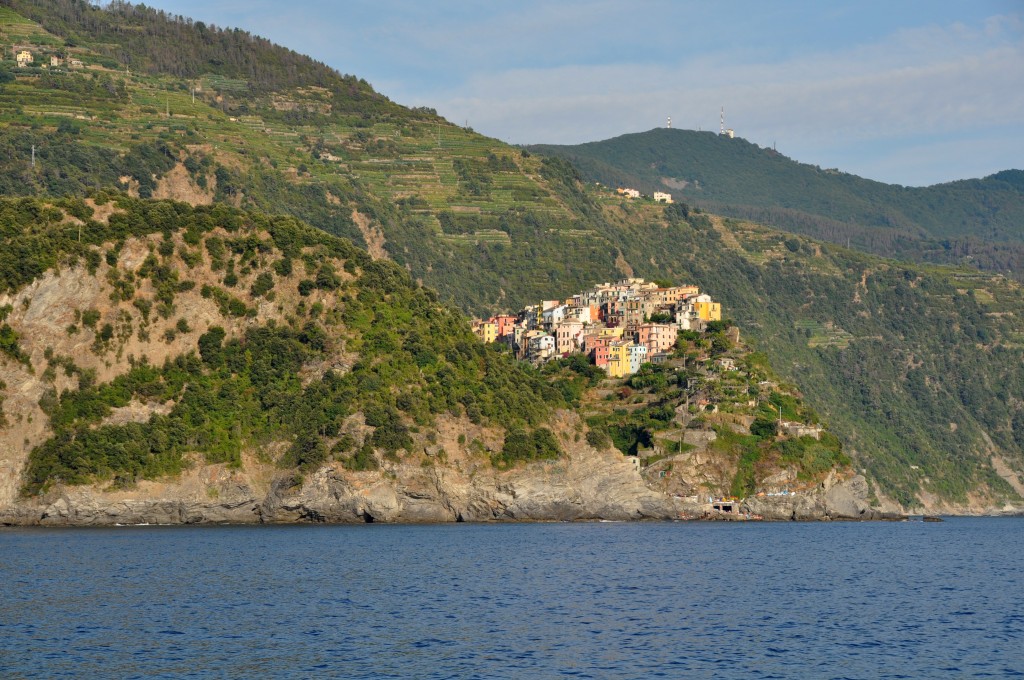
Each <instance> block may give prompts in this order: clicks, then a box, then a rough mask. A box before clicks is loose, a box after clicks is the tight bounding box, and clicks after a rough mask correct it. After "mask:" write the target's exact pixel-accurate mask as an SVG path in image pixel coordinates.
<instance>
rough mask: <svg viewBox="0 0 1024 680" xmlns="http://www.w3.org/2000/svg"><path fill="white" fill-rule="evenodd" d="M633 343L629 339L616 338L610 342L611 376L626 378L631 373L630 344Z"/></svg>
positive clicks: (609, 364) (609, 361) (609, 367)
mask: <svg viewBox="0 0 1024 680" xmlns="http://www.w3.org/2000/svg"><path fill="white" fill-rule="evenodd" d="M631 344H632V343H631V342H629V341H628V340H615V341H613V342H611V343H609V344H608V366H607V367H606V370H607V371H608V377H609V378H624V377H626V376H627V375H629V346H630V345H631Z"/></svg>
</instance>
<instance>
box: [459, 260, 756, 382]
mask: <svg viewBox="0 0 1024 680" xmlns="http://www.w3.org/2000/svg"><path fill="white" fill-rule="evenodd" d="M721 319H722V305H721V304H720V303H718V302H715V301H714V300H712V299H711V296H710V295H707V294H706V293H701V292H700V290H699V289H698V288H697V286H670V287H662V286H659V285H658V284H657V283H654V282H649V281H645V280H644V279H641V278H629V279H623V280H621V281H619V282H617V283H602V284H599V285H597V286H594V287H593V288H591V289H589V290H585V291H583V292H581V293H577V294H576V295H573V296H572V297H571V298H569V299H567V300H564V301H563V300H543V301H541V302H540V303H539V304H536V305H528V306H527V307H524V308H523V309H522V310H521V311H520V312H519V313H518V314H514V315H512V314H506V315H499V316H492V317H491V318H489V319H487V320H480V319H478V320H476V321H474V323H473V331H474V332H475V333H476V334H477V336H479V337H480V339H481V340H483V341H484V342H488V343H490V342H501V343H505V344H507V345H508V346H509V347H510V348H511V349H512V351H513V352H514V353H515V355H516V356H517V357H519V358H520V359H525V360H528V361H532V362H534V363H542V362H544V361H547V360H549V359H552V358H556V357H564V356H567V355H570V354H575V353H580V352H582V353H583V354H586V355H587V356H588V357H589V359H590V361H591V362H592V363H593V364H594V365H596V366H598V367H599V368H602V369H604V370H605V371H606V372H607V373H608V376H609V377H611V378H622V377H625V376H629V375H633V374H634V373H636V372H637V371H638V370H639V369H640V366H641V365H642V364H644V363H652V364H656V365H657V364H661V363H664V362H665V361H666V360H667V359H668V358H669V356H670V355H671V353H672V350H673V349H674V347H675V344H676V337H677V335H678V334H679V331H681V330H683V331H698V332H700V331H703V330H704V329H705V327H706V325H707V323H708V322H711V321H721ZM733 328H734V330H733V332H734V333H736V334H738V332H739V329H736V328H735V327H733ZM736 339H737V340H738V337H737V338H736Z"/></svg>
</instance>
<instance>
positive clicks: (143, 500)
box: [0, 453, 904, 527]
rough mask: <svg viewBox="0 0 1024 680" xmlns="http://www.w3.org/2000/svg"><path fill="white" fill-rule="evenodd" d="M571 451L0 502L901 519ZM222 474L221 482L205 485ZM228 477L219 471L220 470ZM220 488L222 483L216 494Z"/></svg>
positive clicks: (70, 511) (629, 517)
mask: <svg viewBox="0 0 1024 680" xmlns="http://www.w3.org/2000/svg"><path fill="white" fill-rule="evenodd" d="M599 459H600V460H597V461H595V459H594V457H593V456H571V457H569V459H567V460H564V461H559V462H557V463H546V464H533V465H530V466H527V467H526V468H525V469H520V470H516V471H512V472H504V473H502V472H491V473H490V474H474V475H471V476H470V475H465V474H462V473H459V472H458V471H456V470H452V469H448V468H429V469H424V468H412V467H411V466H409V467H406V468H402V469H396V470H390V471H385V472H381V471H375V472H349V471H345V470H343V469H340V468H338V467H335V466H328V467H325V468H322V469H321V470H319V471H318V472H316V473H315V474H313V475H311V476H310V478H309V479H307V480H304V482H303V483H301V484H298V485H296V484H295V482H294V480H293V479H292V478H290V477H286V476H279V477H276V478H273V479H272V480H271V481H270V483H269V484H268V485H266V486H265V487H264V488H262V489H261V488H260V485H258V484H254V483H253V479H252V476H251V475H246V474H245V473H242V472H239V471H234V472H229V471H224V470H211V469H204V470H198V471H194V472H193V473H192V474H190V475H187V476H185V478H183V479H181V480H176V482H175V483H172V484H168V483H164V484H157V483H141V484H140V487H139V488H138V489H135V490H133V491H132V492H111V491H104V490H101V489H97V488H94V487H64V488H60V489H56V490H53V491H51V492H49V493H48V494H46V495H45V496H43V497H40V498H37V499H27V500H23V501H19V502H16V503H14V504H11V505H9V506H7V507H5V508H2V509H0V525H6V526H61V527H85V526H116V525H138V524H150V525H193V524H294V523H331V524H361V523H373V522H381V523H392V524H421V523H446V522H548V521H552V522H565V521H599V520H611V521H642V520H663V521H664V520H696V521H700V520H746V519H751V518H756V519H763V520H767V521H793V520H796V521H833V520H846V521H849V520H854V521H863V520H893V519H903V518H904V517H903V516H902V515H896V514H892V513H883V512H881V511H879V510H877V509H875V508H872V507H870V505H869V504H868V502H867V490H868V486H867V483H866V482H865V480H864V478H863V477H859V476H858V477H853V478H851V479H847V480H842V481H836V480H829V481H830V483H828V484H824V483H823V484H820V485H818V486H817V487H815V488H814V489H812V490H810V491H807V492H801V493H797V494H794V495H787V496H776V497H754V498H749V499H746V500H744V501H738V502H736V503H735V511H734V512H729V513H722V512H718V511H715V510H713V509H712V508H711V506H710V505H709V504H701V503H694V502H689V501H686V500H683V499H680V498H678V497H671V496H668V495H666V494H663V493H660V492H657V491H653V490H651V489H649V488H647V487H646V485H645V484H644V483H643V481H642V479H641V477H640V475H639V474H638V473H637V472H636V471H635V470H634V469H633V467H632V465H630V464H629V463H628V462H627V461H626V460H625V459H624V458H623V456H621V454H617V453H607V454H602V455H601V456H599ZM211 475H212V476H213V477H214V483H213V485H210V484H209V483H207V484H205V485H203V484H196V482H197V481H202V480H203V478H206V479H207V480H208V479H209V478H210V477H211ZM218 475H219V478H217V477H218ZM211 489H216V493H212V492H211Z"/></svg>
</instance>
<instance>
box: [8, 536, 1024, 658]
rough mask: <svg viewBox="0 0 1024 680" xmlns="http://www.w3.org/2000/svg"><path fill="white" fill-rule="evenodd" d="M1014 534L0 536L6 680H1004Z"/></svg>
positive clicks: (1019, 639) (1018, 562) (1016, 627)
mask: <svg viewBox="0 0 1024 680" xmlns="http://www.w3.org/2000/svg"><path fill="white" fill-rule="evenodd" d="M1022 557H1024V520H1013V519H955V520H950V521H947V522H945V523H943V524H923V523H920V522H918V523H897V524H890V523H873V524H754V523H748V524H696V523H690V524H682V523H675V524H533V525H463V524H459V525H449V526H416V527H401V526H381V525H369V526H358V527H330V526H309V527H222V528H197V527H191V528H123V529H91V530H25V529H17V530H2V531H0V676H2V677H61V676H63V677H76V678H77V677H145V678H154V677H289V678H292V677H295V678H307V677H308V678H317V677H343V678H410V677H413V678H551V677H577V678H653V677H670V678H681V677H707V678H711V677H722V678H725V677H761V678H771V677H777V678H793V677H811V678H832V677H835V678H880V677H912V678H938V677H956V678H960V677H1007V676H1019V675H1021V674H1022V673H1024V571H1022Z"/></svg>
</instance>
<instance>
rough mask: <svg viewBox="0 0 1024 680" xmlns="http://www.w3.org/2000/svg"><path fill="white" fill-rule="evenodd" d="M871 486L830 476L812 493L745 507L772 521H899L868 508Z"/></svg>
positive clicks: (757, 499) (757, 501) (759, 499)
mask: <svg viewBox="0 0 1024 680" xmlns="http://www.w3.org/2000/svg"><path fill="white" fill-rule="evenodd" d="M868 495H869V489H868V483H867V480H866V479H864V477H862V476H861V475H857V476H855V477H851V478H850V479H847V480H844V481H838V480H836V479H835V477H834V476H833V475H830V476H829V477H828V478H827V479H826V480H825V481H824V482H822V484H820V485H819V486H818V488H817V489H815V490H814V491H813V492H811V493H807V494H796V495H790V496H767V497H764V496H762V497H754V498H749V499H747V500H746V501H745V503H744V505H745V508H746V509H747V510H749V511H750V512H751V513H752V514H756V515H761V516H763V517H764V518H765V519H770V520H798V521H799V520H803V521H807V520H879V519H896V518H897V516H895V515H891V516H890V515H885V514H883V513H882V512H880V511H878V510H875V509H874V508H872V507H871V506H870V505H869V504H868V500H867V499H868Z"/></svg>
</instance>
